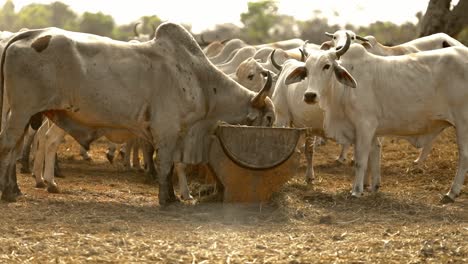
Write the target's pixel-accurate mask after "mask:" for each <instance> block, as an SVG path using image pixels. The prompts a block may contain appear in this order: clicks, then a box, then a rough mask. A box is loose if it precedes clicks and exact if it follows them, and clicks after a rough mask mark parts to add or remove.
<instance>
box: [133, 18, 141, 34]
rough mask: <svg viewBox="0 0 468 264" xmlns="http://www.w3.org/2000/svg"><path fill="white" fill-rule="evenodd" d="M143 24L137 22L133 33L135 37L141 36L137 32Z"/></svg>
mask: <svg viewBox="0 0 468 264" xmlns="http://www.w3.org/2000/svg"><path fill="white" fill-rule="evenodd" d="M140 24H141V23H140V22H137V23H135V25H134V26H133V33H134V34H135V37H139V36H140V34H139V33H138V30H137V27H138V25H140Z"/></svg>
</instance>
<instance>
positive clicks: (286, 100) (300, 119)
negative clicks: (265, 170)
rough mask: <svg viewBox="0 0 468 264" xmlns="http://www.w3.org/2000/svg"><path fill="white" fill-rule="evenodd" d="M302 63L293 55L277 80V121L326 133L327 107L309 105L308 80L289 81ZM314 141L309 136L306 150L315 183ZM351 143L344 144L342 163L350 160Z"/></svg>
mask: <svg viewBox="0 0 468 264" xmlns="http://www.w3.org/2000/svg"><path fill="white" fill-rule="evenodd" d="M273 62H274V59H273ZM274 64H276V63H274ZM302 65H304V62H301V61H297V60H295V59H289V60H287V61H285V62H284V64H283V65H281V73H280V74H279V76H278V80H277V81H276V85H275V88H274V90H273V96H272V100H273V104H274V105H275V115H276V122H275V123H274V124H273V125H274V126H275V127H300V128H312V129H314V131H316V132H321V133H323V132H322V131H323V119H324V117H323V110H322V109H320V107H319V106H318V105H309V104H306V103H305V102H304V101H303V100H302V98H303V95H304V92H305V91H306V89H307V82H306V81H301V82H297V83H292V84H289V85H286V84H285V81H286V78H287V76H289V74H290V73H291V72H292V71H293V70H294V69H296V68H297V67H300V66H302ZM314 142H315V137H314V138H307V140H306V142H305V149H304V152H305V157H306V161H307V167H306V174H305V180H306V182H307V183H312V182H313V180H314V178H315V176H314V169H313V156H314V147H315V146H314V145H315V144H314ZM349 147H350V146H349V144H344V145H342V149H341V152H340V155H339V157H338V158H337V162H339V163H342V164H343V163H345V162H346V153H347V151H348V149H349Z"/></svg>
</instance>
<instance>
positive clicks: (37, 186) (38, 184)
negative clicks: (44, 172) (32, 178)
mask: <svg viewBox="0 0 468 264" xmlns="http://www.w3.org/2000/svg"><path fill="white" fill-rule="evenodd" d="M45 187H47V185H46V184H45V183H44V182H43V181H41V182H36V188H41V189H44V188H45Z"/></svg>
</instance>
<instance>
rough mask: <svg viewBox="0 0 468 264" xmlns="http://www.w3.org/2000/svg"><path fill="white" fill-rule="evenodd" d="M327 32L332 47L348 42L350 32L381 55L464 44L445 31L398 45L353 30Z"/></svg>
mask: <svg viewBox="0 0 468 264" xmlns="http://www.w3.org/2000/svg"><path fill="white" fill-rule="evenodd" d="M326 34H327V36H330V37H331V38H332V40H331V41H330V42H328V44H329V45H330V47H342V46H343V45H344V44H345V42H346V34H348V35H349V36H350V37H351V41H352V42H356V43H361V44H362V45H363V46H364V47H365V48H366V49H367V51H368V52H370V53H372V54H375V55H380V56H395V55H405V54H409V53H414V52H419V51H425V50H435V49H442V48H447V47H453V46H463V44H462V43H460V42H459V41H458V40H456V39H454V38H452V37H450V36H449V35H447V34H445V33H436V34H432V35H429V36H425V37H421V38H417V39H414V40H411V41H408V42H405V43H402V44H400V45H396V46H385V45H382V44H381V43H379V42H378V41H377V40H376V39H375V37H374V36H366V37H361V36H359V35H356V33H354V32H353V31H351V30H338V31H336V32H335V33H333V34H330V33H326Z"/></svg>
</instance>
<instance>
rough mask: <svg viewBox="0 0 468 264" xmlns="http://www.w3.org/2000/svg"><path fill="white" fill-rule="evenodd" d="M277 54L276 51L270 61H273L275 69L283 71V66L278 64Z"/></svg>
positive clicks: (271, 55)
mask: <svg viewBox="0 0 468 264" xmlns="http://www.w3.org/2000/svg"><path fill="white" fill-rule="evenodd" d="M275 52H276V49H274V50H273V51H272V52H271V54H270V60H271V64H273V67H275V69H277V70H278V71H282V70H283V66H281V65H279V64H278V63H276V61H275Z"/></svg>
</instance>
